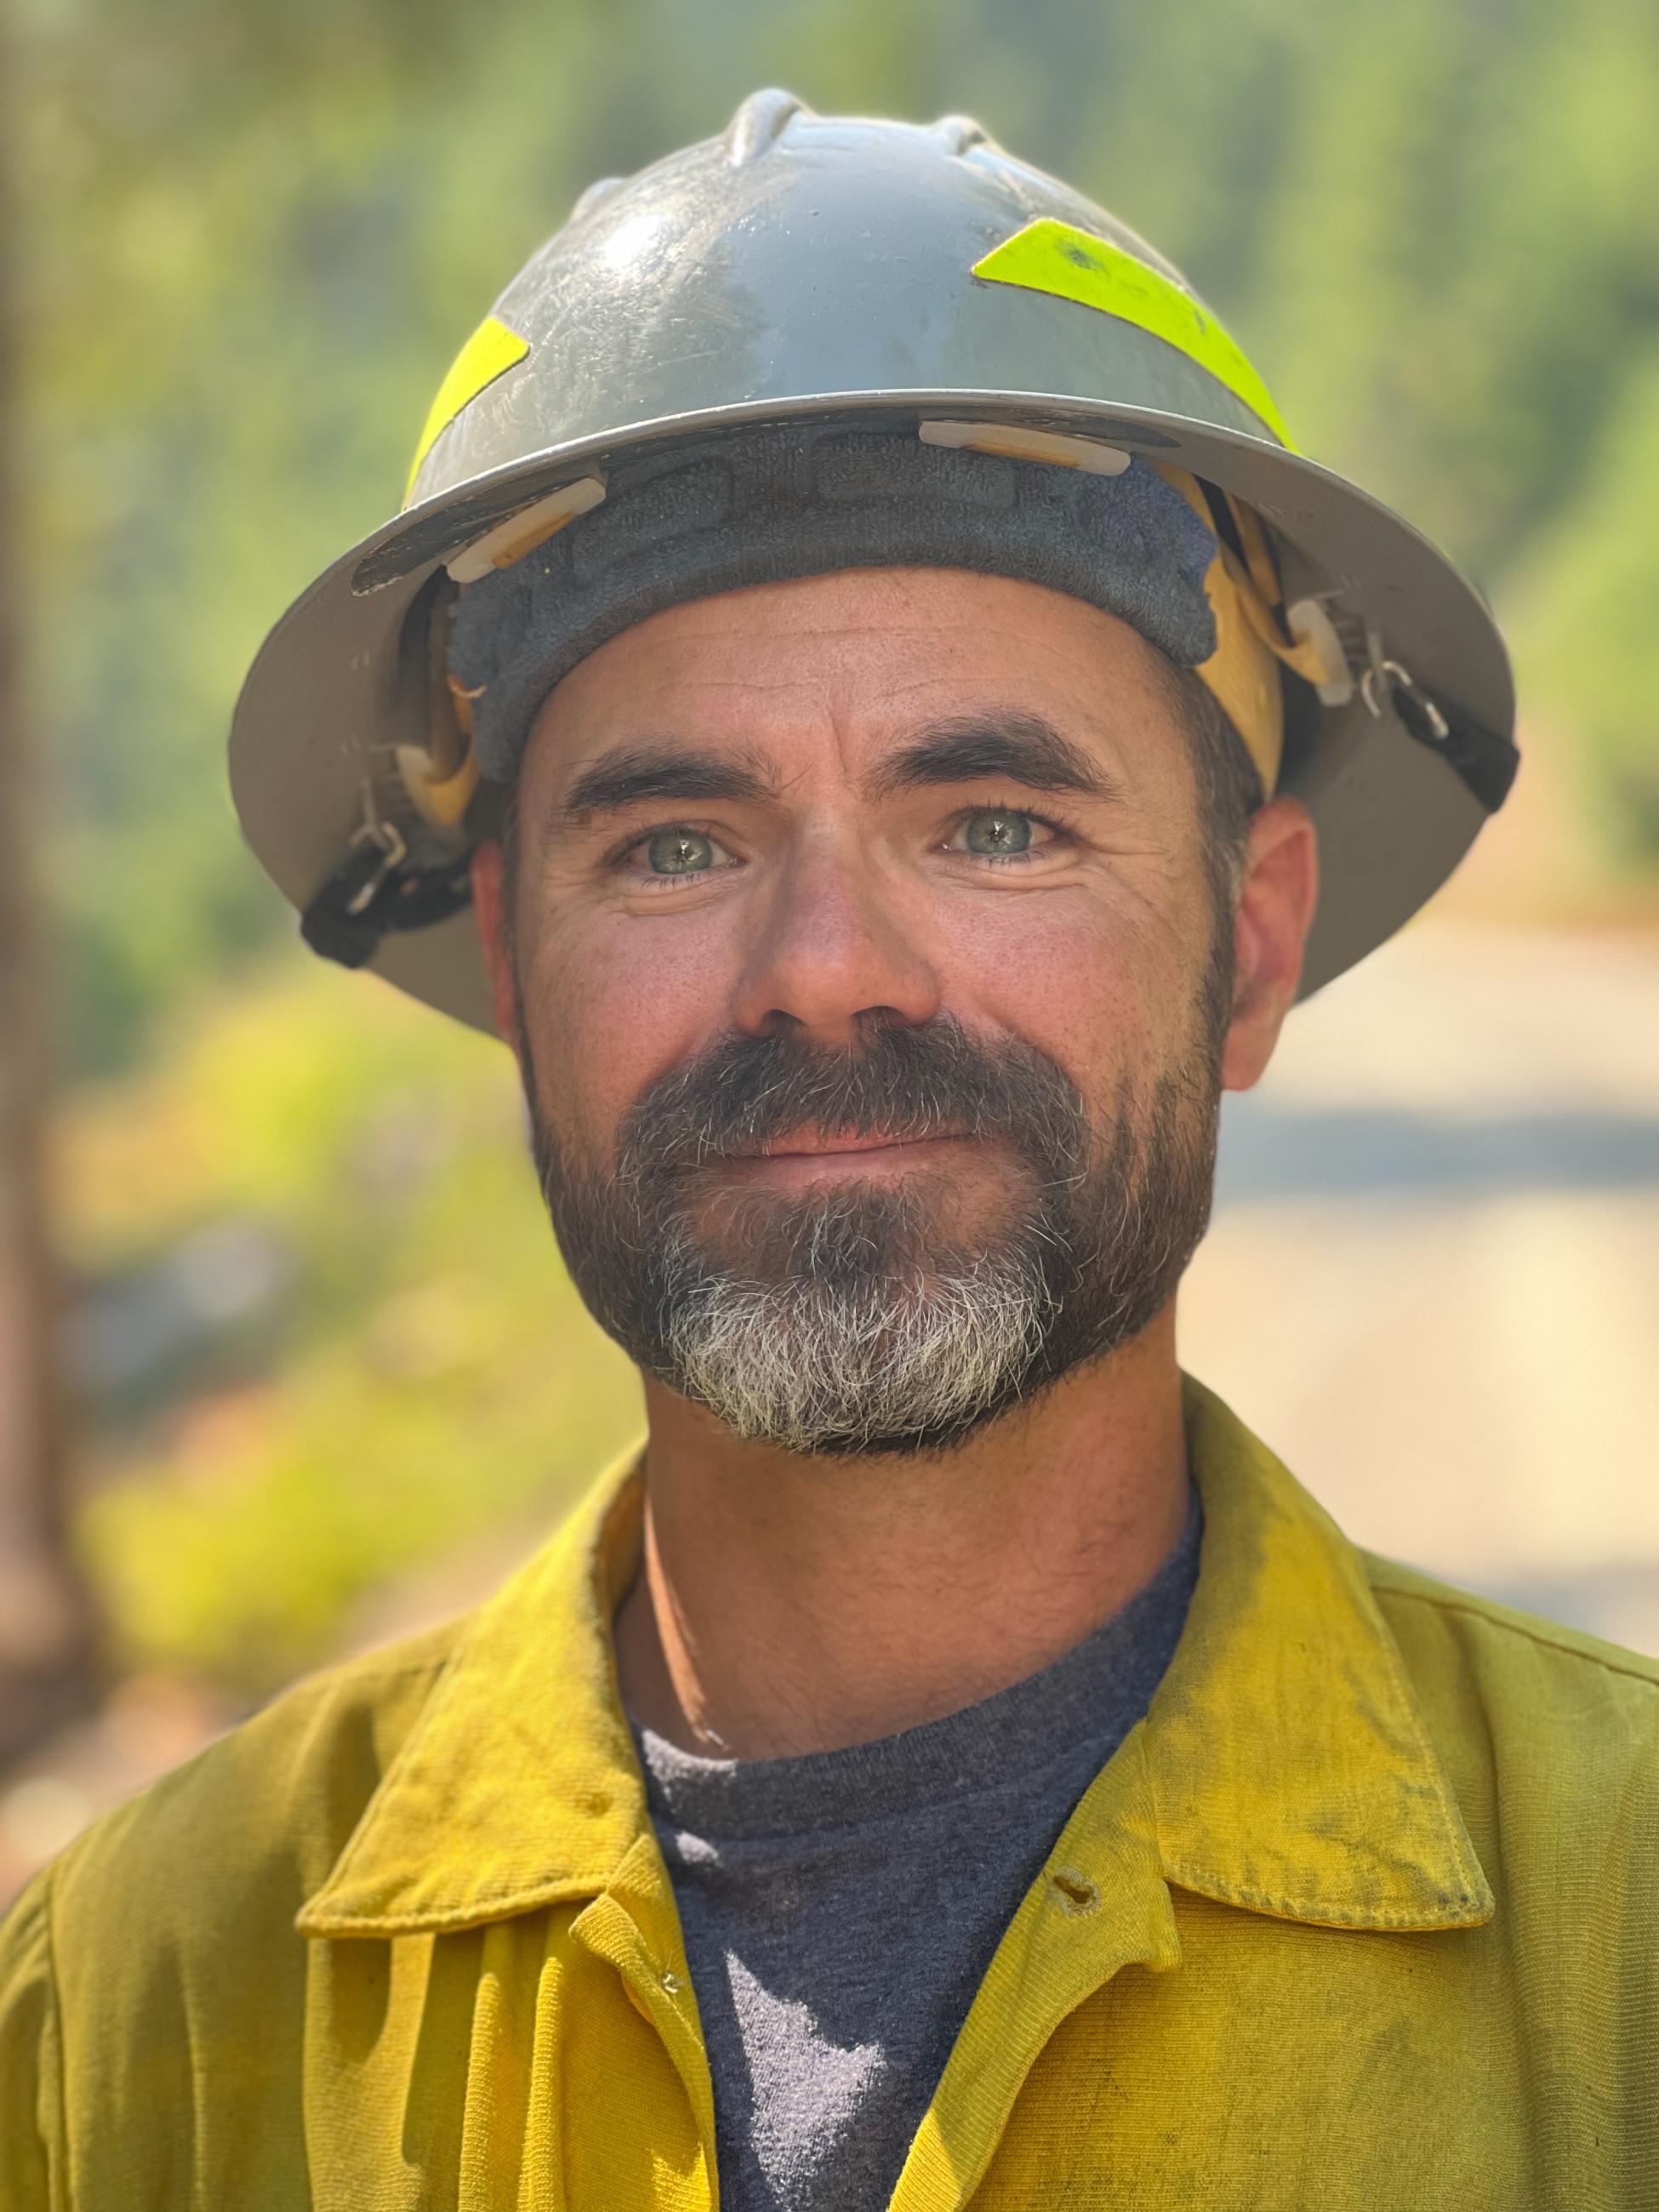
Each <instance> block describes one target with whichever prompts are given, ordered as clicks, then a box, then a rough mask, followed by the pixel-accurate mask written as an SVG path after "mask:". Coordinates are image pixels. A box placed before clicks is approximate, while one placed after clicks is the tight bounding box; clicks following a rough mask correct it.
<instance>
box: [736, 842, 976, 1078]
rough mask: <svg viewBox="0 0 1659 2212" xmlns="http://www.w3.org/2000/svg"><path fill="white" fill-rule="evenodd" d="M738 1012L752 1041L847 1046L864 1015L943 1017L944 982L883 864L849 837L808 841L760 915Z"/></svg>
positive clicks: (916, 1019)
mask: <svg viewBox="0 0 1659 2212" xmlns="http://www.w3.org/2000/svg"><path fill="white" fill-rule="evenodd" d="M756 923H757V935H756V939H755V942H754V944H753V945H752V947H751V949H750V955H749V957H748V959H747V960H746V962H745V963H744V969H743V972H742V975H741V977H740V980H739V983H738V994H737V1003H736V1005H735V1006H734V1008H733V1014H734V1018H735V1020H736V1024H737V1026H738V1029H739V1030H742V1031H743V1032H744V1034H745V1035H748V1036H765V1035H769V1034H773V1033H775V1032H776V1031H777V1030H780V1029H785V1028H787V1029H792V1030H799V1031H801V1032H804V1033H805V1035H806V1036H810V1037H811V1039H812V1041H813V1042H817V1043H819V1044H823V1045H826V1046H831V1047H836V1046H839V1047H842V1048H846V1047H848V1046H850V1045H852V1044H854V1042H857V1040H858V1036H859V1025H860V1017H867V1016H871V1015H878V1016H880V1017H882V1018H884V1019H885V1020H888V1021H899V1022H903V1023H906V1024H921V1023H922V1022H926V1021H930V1020H931V1019H933V1017H934V1016H935V1015H936V1014H937V1013H938V1012H939V1007H940V989H939V974H938V971H937V969H935V967H934V964H933V962H932V960H931V959H930V958H929V957H927V953H926V951H925V950H924V949H923V947H922V946H921V945H919V944H918V943H917V942H916V939H915V930H914V927H913V926H907V924H906V922H905V921H903V920H902V918H901V917H900V915H897V914H896V912H895V911H894V909H893V903H892V901H891V899H890V896H884V890H883V887H882V885H881V884H879V882H878V880H877V879H876V875H875V872H874V870H873V868H872V866H870V865H869V864H868V863H867V862H864V861H862V860H860V857H859V856H858V854H856V853H849V852H848V850H847V849H846V848H844V847H842V845H841V844H840V842H839V841H837V840H833V839H829V838H825V839H823V840H822V841H818V840H812V839H804V840H803V841H802V842H801V845H800V846H799V847H798V848H797V849H796V852H795V853H794V854H793V855H792V860H791V864H790V866H788V867H787V869H786V870H784V871H783V872H781V874H780V876H779V878H778V883H777V886H776V889H775V892H774V894H773V896H772V897H771V898H770V899H769V901H768V902H766V904H765V905H764V906H763V908H762V909H761V911H760V912H759V913H758V914H757V917H756Z"/></svg>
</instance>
